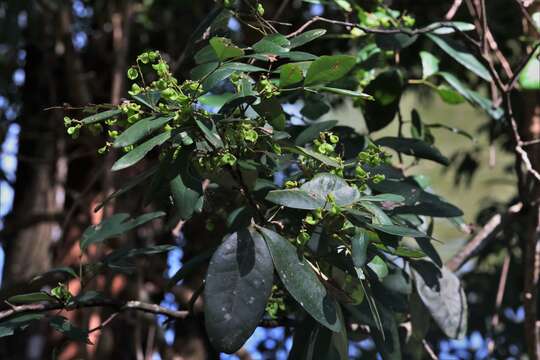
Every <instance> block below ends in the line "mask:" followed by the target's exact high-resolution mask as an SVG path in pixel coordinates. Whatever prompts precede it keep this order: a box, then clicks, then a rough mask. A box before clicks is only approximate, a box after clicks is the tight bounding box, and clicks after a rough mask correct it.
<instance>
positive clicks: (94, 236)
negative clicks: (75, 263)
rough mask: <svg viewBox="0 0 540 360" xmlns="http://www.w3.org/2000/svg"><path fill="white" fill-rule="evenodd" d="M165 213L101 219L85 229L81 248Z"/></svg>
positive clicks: (119, 233)
mask: <svg viewBox="0 0 540 360" xmlns="http://www.w3.org/2000/svg"><path fill="white" fill-rule="evenodd" d="M164 215H165V213H164V212H162V211H157V212H152V213H147V214H143V215H141V216H139V217H137V218H134V219H130V220H128V218H129V214H125V213H120V214H115V215H113V216H111V217H110V218H107V219H105V220H103V221H101V223H99V224H98V225H92V226H89V227H88V228H87V229H86V230H85V231H84V233H83V235H82V239H81V243H80V246H81V250H82V251H84V250H85V249H86V248H87V247H88V246H89V245H91V244H94V243H98V242H103V241H105V240H107V239H109V238H111V237H116V236H119V235H122V234H123V233H125V232H127V231H129V230H131V229H134V228H136V227H138V226H140V225H143V224H145V223H147V222H149V221H152V220H154V219H157V218H159V217H162V216H164Z"/></svg>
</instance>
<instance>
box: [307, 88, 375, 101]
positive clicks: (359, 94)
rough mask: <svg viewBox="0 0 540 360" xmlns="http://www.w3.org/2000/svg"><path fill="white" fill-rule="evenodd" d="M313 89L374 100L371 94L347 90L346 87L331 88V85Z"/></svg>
mask: <svg viewBox="0 0 540 360" xmlns="http://www.w3.org/2000/svg"><path fill="white" fill-rule="evenodd" d="M313 89H314V90H319V91H324V92H329V93H333V94H338V95H344V96H350V97H356V98H361V99H364V100H374V99H373V96H371V95H369V94H365V93H363V92H359V91H353V90H347V89H339V88H333V87H328V86H321V87H317V88H313Z"/></svg>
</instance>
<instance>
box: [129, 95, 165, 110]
mask: <svg viewBox="0 0 540 360" xmlns="http://www.w3.org/2000/svg"><path fill="white" fill-rule="evenodd" d="M131 97H132V98H133V99H135V101H137V102H139V103H141V104H143V105H145V106H147V107H149V108H150V109H153V110H154V109H155V108H156V105H157V103H158V101H159V99H160V97H161V92H159V91H146V92H143V93H141V94H137V95H131Z"/></svg>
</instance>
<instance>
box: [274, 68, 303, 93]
mask: <svg viewBox="0 0 540 360" xmlns="http://www.w3.org/2000/svg"><path fill="white" fill-rule="evenodd" d="M280 70H281V71H280V73H279V86H280V87H281V88H286V87H289V86H291V85H295V84H298V83H299V82H301V81H302V79H303V78H304V73H303V71H302V68H301V67H300V66H298V65H296V64H295V63H290V64H285V65H283V66H281V67H280Z"/></svg>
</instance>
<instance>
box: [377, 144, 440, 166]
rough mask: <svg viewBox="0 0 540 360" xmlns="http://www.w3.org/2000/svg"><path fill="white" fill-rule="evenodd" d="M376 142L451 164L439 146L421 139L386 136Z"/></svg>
mask: <svg viewBox="0 0 540 360" xmlns="http://www.w3.org/2000/svg"><path fill="white" fill-rule="evenodd" d="M376 144H377V145H380V146H386V147H389V148H391V149H393V150H395V151H397V152H400V153H402V154H406V155H412V156H415V157H418V158H422V159H427V160H433V161H435V162H437V163H439V164H442V165H449V164H450V161H449V160H448V158H447V157H446V156H444V155H443V154H441V152H440V151H439V150H438V149H437V148H435V147H433V146H431V145H429V144H428V143H426V142H424V141H422V140H419V139H410V138H399V137H384V138H382V139H379V140H377V141H376Z"/></svg>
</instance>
